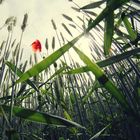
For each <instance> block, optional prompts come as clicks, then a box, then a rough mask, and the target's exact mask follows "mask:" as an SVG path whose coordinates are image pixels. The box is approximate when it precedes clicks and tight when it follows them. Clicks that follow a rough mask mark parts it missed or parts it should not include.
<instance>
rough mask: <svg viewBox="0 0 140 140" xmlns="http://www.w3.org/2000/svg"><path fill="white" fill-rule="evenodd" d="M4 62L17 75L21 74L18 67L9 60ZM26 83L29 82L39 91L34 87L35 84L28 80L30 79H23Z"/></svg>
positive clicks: (34, 87)
mask: <svg viewBox="0 0 140 140" xmlns="http://www.w3.org/2000/svg"><path fill="white" fill-rule="evenodd" d="M5 64H6V65H7V66H8V67H9V68H10V69H11V70H12V71H13V72H14V73H15V74H17V76H19V77H20V76H21V75H22V74H23V72H22V71H21V70H20V69H18V68H17V67H16V66H15V65H14V64H12V63H11V62H9V61H6V62H5ZM25 82H26V83H27V84H29V85H30V86H31V87H32V88H33V89H35V90H36V91H37V92H38V91H39V90H38V88H37V87H36V85H35V84H34V83H33V82H32V81H30V80H26V81H25Z"/></svg>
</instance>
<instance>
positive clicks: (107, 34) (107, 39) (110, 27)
mask: <svg viewBox="0 0 140 140" xmlns="http://www.w3.org/2000/svg"><path fill="white" fill-rule="evenodd" d="M113 32H114V12H112V11H111V12H110V13H109V14H108V16H107V17H106V18H105V31H104V53H105V55H108V54H109V51H110V48H111V44H112V38H113Z"/></svg>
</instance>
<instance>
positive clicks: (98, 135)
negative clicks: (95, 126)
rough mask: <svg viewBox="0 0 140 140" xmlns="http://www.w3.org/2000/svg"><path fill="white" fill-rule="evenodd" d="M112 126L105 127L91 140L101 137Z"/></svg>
mask: <svg viewBox="0 0 140 140" xmlns="http://www.w3.org/2000/svg"><path fill="white" fill-rule="evenodd" d="M110 125H111V124H108V125H107V126H106V127H104V128H103V129H102V130H100V131H99V132H98V133H96V134H95V135H94V136H93V137H91V138H90V139H89V140H94V139H97V138H98V137H100V135H101V134H102V133H103V132H104V131H105V130H106V129H108V128H109V127H110Z"/></svg>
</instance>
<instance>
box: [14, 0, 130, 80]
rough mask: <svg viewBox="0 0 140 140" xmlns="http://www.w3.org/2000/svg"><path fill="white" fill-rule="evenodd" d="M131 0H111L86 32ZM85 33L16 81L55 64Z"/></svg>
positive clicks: (27, 77) (36, 73) (25, 78)
mask: <svg viewBox="0 0 140 140" xmlns="http://www.w3.org/2000/svg"><path fill="white" fill-rule="evenodd" d="M128 1H129V0H119V1H116V0H111V1H109V4H108V6H107V7H106V8H105V9H104V10H103V11H102V12H101V14H100V15H99V16H98V17H97V18H96V19H95V20H94V21H93V22H91V24H90V25H89V26H88V28H87V29H86V32H89V31H90V30H91V29H92V28H94V27H95V26H96V25H97V24H98V23H99V22H100V21H101V20H103V19H104V18H105V17H106V16H107V15H108V14H109V13H110V10H111V11H113V10H115V9H117V8H119V7H120V6H121V5H122V4H124V3H125V2H128ZM83 35H84V32H83V33H82V34H80V35H79V36H77V37H76V38H74V39H73V40H72V41H71V42H69V43H67V44H66V45H64V46H63V47H61V48H60V49H58V50H57V51H55V52H54V53H53V54H51V55H50V56H49V57H47V58H45V59H44V60H42V61H41V62H40V63H38V64H36V65H35V66H33V67H32V68H31V69H29V70H28V71H26V72H25V73H24V74H23V75H21V77H20V78H19V79H18V80H17V81H16V83H19V82H24V81H25V80H27V79H29V78H30V77H32V76H35V75H38V74H39V73H40V72H42V71H43V70H45V69H47V68H48V67H49V66H50V65H51V64H53V63H54V62H55V61H56V60H57V59H58V58H59V57H61V56H62V55H63V54H64V53H65V52H66V51H68V50H69V49H70V48H71V47H72V46H73V45H74V44H75V43H76V42H77V41H78V40H79V39H80V37H82V36H83Z"/></svg>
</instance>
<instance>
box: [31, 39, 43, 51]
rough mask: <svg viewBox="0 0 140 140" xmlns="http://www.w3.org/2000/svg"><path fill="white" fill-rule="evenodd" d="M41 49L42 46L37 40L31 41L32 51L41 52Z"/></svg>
mask: <svg viewBox="0 0 140 140" xmlns="http://www.w3.org/2000/svg"><path fill="white" fill-rule="evenodd" d="M41 49H42V47H41V43H40V41H39V40H36V41H34V42H33V43H32V50H33V51H34V52H37V51H39V52H41Z"/></svg>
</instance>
